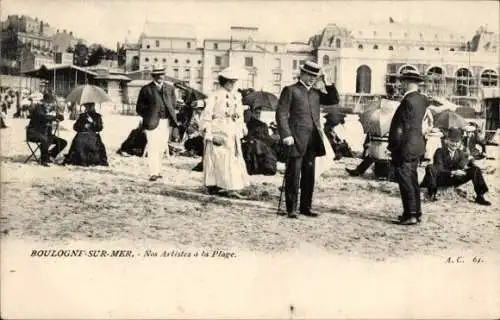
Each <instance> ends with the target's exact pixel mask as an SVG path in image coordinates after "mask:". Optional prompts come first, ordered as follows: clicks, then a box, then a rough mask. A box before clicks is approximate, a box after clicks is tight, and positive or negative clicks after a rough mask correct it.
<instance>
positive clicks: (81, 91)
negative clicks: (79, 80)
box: [66, 84, 111, 105]
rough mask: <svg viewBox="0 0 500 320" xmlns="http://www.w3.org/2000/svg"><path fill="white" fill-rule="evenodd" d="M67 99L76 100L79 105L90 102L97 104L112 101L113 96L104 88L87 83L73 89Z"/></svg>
mask: <svg viewBox="0 0 500 320" xmlns="http://www.w3.org/2000/svg"><path fill="white" fill-rule="evenodd" d="M66 101H69V102H75V103H76V104H79V105H82V104H84V103H90V102H94V103H96V104H97V103H103V102H106V101H111V98H110V97H109V96H108V94H107V93H106V92H105V91H104V90H103V89H101V88H99V87H97V86H93V85H89V84H85V85H81V86H78V87H76V88H75V89H73V90H72V91H71V92H70V94H69V95H68V97H67V98H66Z"/></svg>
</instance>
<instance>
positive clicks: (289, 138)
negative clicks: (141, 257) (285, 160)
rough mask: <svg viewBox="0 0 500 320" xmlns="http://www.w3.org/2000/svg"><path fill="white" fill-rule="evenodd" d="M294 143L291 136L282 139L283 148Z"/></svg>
mask: <svg viewBox="0 0 500 320" xmlns="http://www.w3.org/2000/svg"><path fill="white" fill-rule="evenodd" d="M294 143H295V140H294V139H293V137H292V136H289V137H286V138H284V139H283V144H284V145H285V146H293V144H294Z"/></svg>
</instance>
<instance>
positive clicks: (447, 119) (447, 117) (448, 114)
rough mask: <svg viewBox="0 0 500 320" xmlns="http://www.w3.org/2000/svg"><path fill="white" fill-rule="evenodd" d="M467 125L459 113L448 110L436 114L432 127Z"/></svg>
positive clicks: (461, 126)
mask: <svg viewBox="0 0 500 320" xmlns="http://www.w3.org/2000/svg"><path fill="white" fill-rule="evenodd" d="M467 125H468V123H467V121H465V119H464V118H463V117H462V116H461V115H459V114H457V113H455V112H453V111H449V110H446V111H443V112H441V113H440V114H439V115H438V117H437V119H436V120H435V121H434V127H437V128H443V129H450V128H459V129H462V128H464V127H465V126H467Z"/></svg>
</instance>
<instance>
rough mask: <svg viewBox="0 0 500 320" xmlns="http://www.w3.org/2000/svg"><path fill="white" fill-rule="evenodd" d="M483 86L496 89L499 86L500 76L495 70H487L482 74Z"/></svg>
mask: <svg viewBox="0 0 500 320" xmlns="http://www.w3.org/2000/svg"><path fill="white" fill-rule="evenodd" d="M481 85H483V86H484V87H496V86H497V85H498V74H497V73H496V72H495V70H492V69H486V70H484V71H483V72H482V73H481Z"/></svg>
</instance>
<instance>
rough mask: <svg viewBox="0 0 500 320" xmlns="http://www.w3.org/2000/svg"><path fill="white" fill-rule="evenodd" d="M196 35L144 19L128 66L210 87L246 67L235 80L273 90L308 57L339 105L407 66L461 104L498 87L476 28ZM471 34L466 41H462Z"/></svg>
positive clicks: (391, 82) (372, 93)
mask: <svg viewBox="0 0 500 320" xmlns="http://www.w3.org/2000/svg"><path fill="white" fill-rule="evenodd" d="M198 40H199V39H197V38H196V36H195V31H194V29H193V28H192V27H191V26H185V25H172V24H157V23H149V22H148V23H146V24H145V27H144V32H143V34H142V35H141V37H140V39H139V43H138V45H136V46H133V45H129V46H128V49H127V55H126V56H127V59H126V60H127V66H129V67H132V68H133V67H135V68H136V69H148V68H150V67H151V65H152V64H154V63H160V64H163V65H164V66H165V67H166V68H167V74H168V75H170V76H172V77H175V78H178V79H181V80H186V81H189V83H190V85H192V86H193V87H195V88H197V89H200V90H202V91H206V92H208V91H211V90H212V89H213V88H214V81H215V80H216V78H217V74H218V73H219V72H220V71H221V70H222V69H224V68H225V67H228V66H234V67H237V68H241V69H243V70H246V74H245V75H244V78H243V79H242V81H241V83H240V86H241V87H243V88H249V87H252V88H254V89H256V90H265V91H269V92H273V93H275V94H279V92H280V91H281V89H282V88H283V86H285V85H288V84H290V83H291V82H293V81H295V80H296V78H295V77H296V75H297V74H298V70H299V67H300V65H301V64H303V63H304V61H305V60H308V59H313V60H315V61H317V62H318V63H319V64H320V65H322V66H323V67H324V70H325V72H328V73H330V74H331V76H332V78H333V79H334V80H335V82H336V85H337V87H338V89H339V92H340V93H341V95H342V98H343V99H344V100H343V103H344V104H356V103H363V102H366V101H369V100H370V99H372V98H374V97H377V96H381V95H382V96H390V97H391V96H394V95H397V94H398V93H399V91H398V83H397V77H398V75H399V74H400V73H401V71H403V70H405V69H414V70H416V71H418V72H419V73H421V74H422V75H424V76H426V85H425V88H424V89H425V90H426V91H427V93H428V94H431V95H443V96H447V97H448V98H450V99H451V100H453V101H455V102H457V103H460V104H467V103H469V102H468V101H469V100H470V101H472V102H473V101H474V99H475V97H476V96H477V95H478V93H479V92H480V88H482V87H485V86H497V85H498V73H499V62H498V57H499V47H498V35H497V34H494V33H492V32H489V31H488V30H486V28H484V27H481V28H480V29H478V31H477V32H476V34H475V35H474V36H473V37H472V38H470V37H469V38H467V37H466V36H464V35H460V34H457V33H455V32H454V31H452V30H448V29H445V28H441V27H435V26H431V25H419V24H411V23H402V22H395V21H393V20H392V19H390V20H389V22H387V23H367V24H366V25H362V26H355V27H352V28H346V27H343V26H338V25H336V24H329V25H327V26H326V27H325V28H324V29H323V30H321V32H320V33H318V34H316V35H314V36H312V37H311V38H310V39H309V41H307V42H292V43H286V42H277V41H266V39H261V38H260V37H259V30H258V28H255V27H240V26H233V27H231V29H230V33H229V34H228V35H227V36H225V37H220V38H208V39H204V41H203V43H202V45H200V46H197V45H196V43H198ZM468 40H469V41H468Z"/></svg>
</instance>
